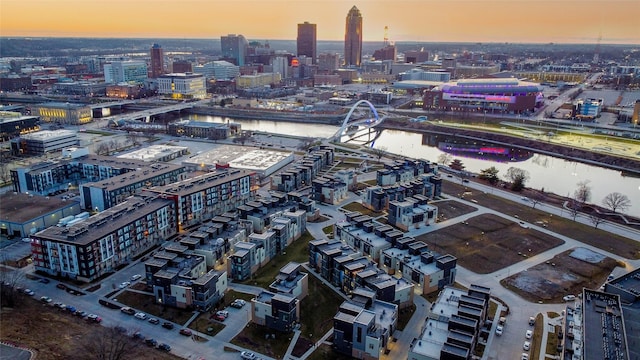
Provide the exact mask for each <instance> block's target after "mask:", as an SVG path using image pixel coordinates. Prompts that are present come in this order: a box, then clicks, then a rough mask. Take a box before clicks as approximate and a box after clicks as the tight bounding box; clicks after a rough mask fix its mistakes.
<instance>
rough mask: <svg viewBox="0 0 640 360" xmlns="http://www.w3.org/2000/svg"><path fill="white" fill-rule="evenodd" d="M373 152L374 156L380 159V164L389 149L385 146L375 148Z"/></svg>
mask: <svg viewBox="0 0 640 360" xmlns="http://www.w3.org/2000/svg"><path fill="white" fill-rule="evenodd" d="M371 150H372V151H373V155H374V156H375V157H377V158H378V162H380V159H381V158H382V157H383V156H384V155H385V154H386V153H387V148H386V147H384V146H380V147H377V148H373V149H371Z"/></svg>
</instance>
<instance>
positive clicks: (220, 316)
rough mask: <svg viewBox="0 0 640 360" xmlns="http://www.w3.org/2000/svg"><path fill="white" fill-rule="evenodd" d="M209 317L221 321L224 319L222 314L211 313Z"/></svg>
mask: <svg viewBox="0 0 640 360" xmlns="http://www.w3.org/2000/svg"><path fill="white" fill-rule="evenodd" d="M210 319H213V320H216V321H220V322H222V321H224V319H225V317H224V316H222V315H218V314H213V315H211V317H210Z"/></svg>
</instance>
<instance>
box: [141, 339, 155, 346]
mask: <svg viewBox="0 0 640 360" xmlns="http://www.w3.org/2000/svg"><path fill="white" fill-rule="evenodd" d="M144 343H145V344H147V345H149V346H153V347H156V345H158V342H157V341H156V340H155V339H146V340H145V341H144Z"/></svg>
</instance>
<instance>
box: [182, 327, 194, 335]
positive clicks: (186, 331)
mask: <svg viewBox="0 0 640 360" xmlns="http://www.w3.org/2000/svg"><path fill="white" fill-rule="evenodd" d="M191 334H193V332H191V330H189V329H187V328H184V329H180V335H184V336H191Z"/></svg>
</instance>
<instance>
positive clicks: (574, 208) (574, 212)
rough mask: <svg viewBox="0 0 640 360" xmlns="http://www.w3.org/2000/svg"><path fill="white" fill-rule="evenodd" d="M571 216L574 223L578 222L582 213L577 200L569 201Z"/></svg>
mask: <svg viewBox="0 0 640 360" xmlns="http://www.w3.org/2000/svg"><path fill="white" fill-rule="evenodd" d="M568 210H569V214H571V217H572V218H573V221H576V217H578V212H579V211H580V203H579V202H578V201H577V200H576V199H571V200H570V201H569V209H568Z"/></svg>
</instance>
